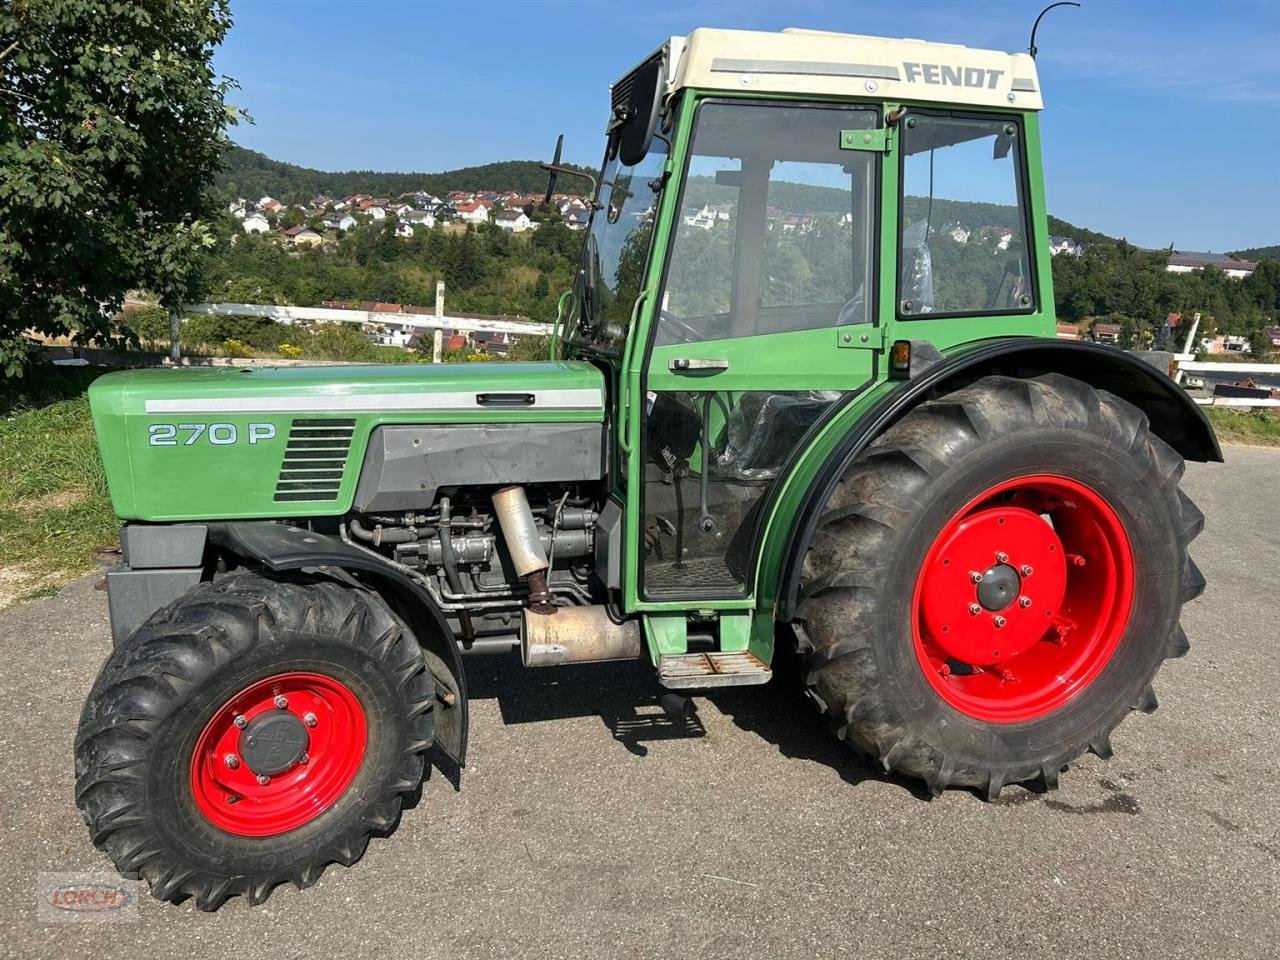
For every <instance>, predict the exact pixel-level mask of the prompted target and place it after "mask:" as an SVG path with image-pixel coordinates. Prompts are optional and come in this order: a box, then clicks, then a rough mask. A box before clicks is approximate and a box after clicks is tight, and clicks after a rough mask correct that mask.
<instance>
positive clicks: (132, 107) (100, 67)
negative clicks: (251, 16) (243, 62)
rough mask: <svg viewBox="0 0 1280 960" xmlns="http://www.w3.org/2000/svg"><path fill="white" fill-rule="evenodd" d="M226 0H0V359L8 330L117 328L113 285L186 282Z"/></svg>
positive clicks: (161, 292)
mask: <svg viewBox="0 0 1280 960" xmlns="http://www.w3.org/2000/svg"><path fill="white" fill-rule="evenodd" d="M230 24H231V17H230V12H229V9H228V6H227V0H165V2H160V0H148V2H141V3H139V2H127V0H119V2H113V0H59V2H50V0H11V2H7V3H0V52H2V53H3V59H2V60H0V367H2V368H3V369H4V372H5V373H6V374H8V375H10V376H12V375H18V374H20V373H21V372H22V368H23V365H24V360H25V357H26V348H25V346H24V345H23V336H22V334H23V332H24V331H25V330H27V329H34V330H36V331H37V332H39V333H43V334H47V335H53V336H62V335H68V334H70V335H72V336H74V337H75V338H76V339H77V340H79V341H82V342H83V341H93V340H99V341H112V340H113V339H118V338H120V337H122V336H123V337H125V338H127V336H128V334H127V332H126V331H122V330H121V329H120V328H118V327H116V326H115V325H114V322H113V320H112V318H113V317H114V316H115V315H116V314H117V313H118V312H119V310H120V307H121V304H122V301H123V298H124V295H125V292H126V291H128V290H130V289H133V288H146V289H149V290H152V291H154V292H155V293H156V294H157V295H158V296H159V298H160V302H161V303H162V304H163V305H165V306H166V307H176V306H177V305H178V304H179V303H181V302H182V301H183V300H184V299H185V295H186V293H187V292H188V282H189V268H190V266H191V264H192V263H193V262H194V261H195V259H196V257H197V255H198V252H199V251H200V249H201V248H202V247H203V246H204V245H205V243H206V242H208V241H209V240H210V239H211V238H210V234H209V232H208V227H207V225H206V222H205V221H204V220H202V219H201V218H202V216H204V215H205V214H206V212H207V207H206V204H207V200H206V188H207V186H208V184H209V182H210V181H211V180H212V178H213V175H214V173H215V171H216V169H217V166H218V163H219V161H220V158H221V155H222V152H223V150H224V147H225V143H226V139H225V133H224V131H225V129H226V127H227V125H228V124H229V123H232V122H234V120H235V118H236V116H235V112H234V111H233V110H232V108H230V107H228V105H227V103H226V95H227V93H228V92H229V91H230V89H231V88H232V83H231V82H230V81H229V80H226V79H225V78H220V77H219V76H217V75H216V74H215V72H214V70H213V51H214V48H215V47H217V45H218V44H219V43H221V42H222V39H223V38H224V36H225V35H226V32H227V29H228V28H229V27H230Z"/></svg>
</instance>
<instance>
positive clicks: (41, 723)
mask: <svg viewBox="0 0 1280 960" xmlns="http://www.w3.org/2000/svg"><path fill="white" fill-rule="evenodd" d="M1278 474H1280V453H1276V452H1268V451H1264V450H1257V449H1248V448H1239V447H1237V448H1231V449H1230V450H1229V451H1228V463H1227V465H1226V466H1221V465H1210V466H1199V465H1193V466H1192V467H1191V468H1190V469H1189V476H1188V479H1187V481H1186V489H1187V490H1188V492H1189V493H1190V494H1191V495H1192V496H1193V497H1194V498H1195V499H1196V500H1197V502H1198V503H1199V504H1200V505H1201V507H1202V508H1203V509H1204V511H1205V513H1206V514H1207V516H1208V524H1209V525H1208V528H1207V531H1206V533H1205V534H1204V536H1202V537H1201V538H1200V540H1198V541H1197V542H1196V544H1195V545H1194V550H1193V552H1194V555H1195V556H1196V558H1197V560H1198V561H1199V563H1200V565H1201V567H1202V568H1203V570H1204V573H1205V575H1206V576H1207V578H1208V581H1209V587H1208V590H1207V591H1206V592H1205V594H1204V595H1203V596H1202V597H1201V598H1200V599H1199V600H1197V601H1196V602H1194V603H1192V604H1191V605H1190V606H1189V607H1188V609H1187V610H1186V611H1185V614H1184V624H1185V626H1186V630H1187V634H1188V636H1189V637H1190V638H1191V641H1192V651H1191V654H1190V655H1189V656H1187V657H1186V658H1184V659H1182V660H1179V661H1175V662H1172V663H1169V664H1167V665H1166V667H1165V669H1164V671H1163V672H1162V673H1161V675H1160V677H1159V678H1158V681H1157V684H1156V689H1157V692H1158V694H1159V697H1160V702H1161V708H1160V709H1159V710H1158V711H1157V712H1156V713H1155V714H1153V715H1152V716H1143V715H1140V714H1134V715H1133V716H1132V717H1131V718H1130V719H1129V720H1127V721H1126V722H1125V723H1124V724H1123V725H1122V726H1121V728H1120V730H1119V731H1118V733H1117V734H1116V735H1115V737H1114V743H1115V752H1116V756H1115V759H1113V760H1111V761H1109V762H1103V761H1100V760H1098V759H1096V758H1094V757H1085V758H1083V759H1081V760H1080V761H1078V762H1077V763H1075V764H1073V765H1072V769H1071V771H1070V772H1069V773H1067V774H1064V776H1063V779H1062V789H1061V790H1060V791H1058V792H1057V793H1053V794H1047V795H1040V794H1036V793H1031V792H1027V791H1026V790H1023V789H1021V788H1014V789H1006V790H1005V792H1004V794H1003V796H1002V798H1001V800H1000V802H998V803H996V804H986V803H983V802H981V801H979V800H978V799H976V798H975V797H974V796H972V795H971V794H969V793H964V792H956V791H951V792H948V793H947V794H946V795H945V796H944V797H942V798H941V799H939V800H933V801H929V800H926V799H923V798H922V797H921V795H920V794H919V793H918V792H917V791H915V790H914V789H913V788H912V787H910V786H909V785H906V784H904V783H903V782H901V781H897V780H894V779H886V778H884V777H883V776H881V775H879V774H878V773H877V772H876V771H874V770H872V769H871V768H870V767H869V766H867V765H866V764H864V763H863V762H861V761H860V760H859V759H858V758H857V757H856V756H854V755H853V754H852V753H851V752H849V751H847V750H846V748H844V747H843V746H842V745H840V744H838V743H836V742H834V741H833V740H832V739H830V737H829V735H828V734H827V732H826V730H825V727H824V726H823V725H822V724H821V723H820V722H819V721H818V719H817V718H816V716H815V715H814V714H813V713H812V712H811V710H810V709H809V708H808V706H807V705H806V703H805V702H804V701H803V700H801V699H799V698H798V697H796V696H794V695H792V694H789V693H788V692H787V691H786V690H777V689H773V688H768V689H766V690H763V691H760V690H756V691H751V692H726V693H720V694H716V695H714V696H711V697H706V698H699V699H698V701H697V703H698V713H699V717H700V720H699V722H698V723H696V724H694V725H693V726H692V727H690V728H688V729H682V728H678V727H675V726H673V724H672V723H671V722H669V721H667V720H666V719H665V718H664V717H663V716H662V715H661V713H660V711H659V710H658V708H657V707H656V705H655V703H654V694H655V688H654V685H653V681H652V679H651V676H652V672H651V671H650V670H648V669H646V668H644V667H643V666H642V665H638V664H627V665H622V666H616V665H602V666H599V667H590V668H579V669H572V668H565V669H562V670H560V671H541V672H530V673H525V672H524V671H523V670H522V668H521V667H520V666H519V665H518V664H517V663H514V662H508V661H493V660H481V661H472V672H471V675H470V682H471V684H472V691H473V696H474V714H473V716H474V723H473V733H472V754H471V757H472V761H473V762H472V764H471V766H470V768H469V769H468V770H467V772H466V774H465V776H464V779H463V784H462V790H461V791H460V792H455V791H453V790H452V788H451V787H450V786H449V785H448V784H447V783H446V782H445V781H444V779H443V778H442V777H439V776H437V777H436V778H434V779H433V781H432V782H431V783H429V784H428V785H427V787H426V789H425V791H424V797H423V801H422V803H421V804H420V805H419V806H417V807H416V808H415V809H413V810H411V811H409V812H408V813H407V814H406V815H405V817H404V821H403V823H402V825H401V827H400V829H399V831H398V832H397V833H396V834H395V835H394V836H393V837H391V838H390V839H387V840H381V841H374V842H373V844H371V846H370V848H369V852H368V854H367V855H366V856H365V858H364V859H363V860H362V861H361V862H360V863H359V864H357V865H356V866H355V867H354V868H352V869H350V870H344V869H341V868H339V867H330V868H329V870H328V871H327V872H326V873H325V875H324V877H323V878H322V879H321V881H320V882H319V883H318V884H317V885H316V886H315V887H313V888H311V889H310V890H307V891H305V892H299V891H297V890H295V889H294V888H292V887H280V888H278V889H277V890H276V892H275V894H274V895H273V896H272V897H271V899H270V900H269V901H268V903H267V904H266V905H265V906H263V907H258V908H254V909H250V908H249V907H248V906H247V905H246V904H245V903H244V901H243V900H234V901H232V902H231V903H230V904H228V906H227V907H225V908H224V909H223V910H222V911H221V912H219V913H217V914H214V915H208V914H201V913H199V912H198V911H196V910H195V908H194V906H192V905H191V904H184V905H181V906H176V907H175V906H166V905H163V904H161V903H160V902H158V901H155V900H152V899H151V898H150V897H149V896H142V897H140V898H139V899H140V911H139V916H138V920H137V921H136V922H128V923H115V924H105V925H104V924H96V925H84V924H66V923H55V924H47V925H42V924H41V923H40V922H39V920H38V918H37V911H36V903H37V901H36V890H35V887H36V878H37V874H38V873H39V872H40V871H51V870H76V871H84V870H109V869H110V867H109V864H108V862H107V860H106V858H105V857H104V856H102V855H101V854H99V853H98V852H97V851H95V850H94V849H93V847H92V846H91V844H90V843H89V840H88V837H87V834H86V831H85V829H84V826H83V824H82V823H81V820H80V817H79V815H78V813H77V811H76V810H75V807H74V806H73V803H72V780H73V777H72V762H71V743H72V737H73V733H74V730H75V724H76V720H77V717H78V714H79V712H80V705H81V701H82V699H83V697H84V695H85V693H86V692H87V691H88V689H89V686H90V684H91V682H92V679H93V676H94V674H95V672H96V671H97V668H98V665H99V663H100V661H101V660H102V658H103V657H104V656H105V655H106V653H107V651H108V646H109V643H110V640H109V636H108V628H107V617H106V603H105V595H104V594H103V593H101V592H98V591H95V590H94V589H93V583H94V580H95V579H97V578H88V579H85V580H81V581H79V582H77V583H75V584H73V585H71V586H69V587H67V588H66V589H65V590H64V591H63V592H62V593H61V594H60V595H58V596H57V597H54V598H51V599H47V600H41V601H37V602H35V603H31V604H28V605H25V606H23V607H19V608H16V609H13V610H10V611H8V612H6V613H4V614H0V651H3V663H4V666H3V668H0V673H2V676H0V863H3V865H4V869H3V872H2V874H0V955H8V956H15V957H58V958H65V957H93V958H103V960H110V958H126V957H127V958H136V957H179V958H193V960H199V958H204V957H219V958H223V957H227V958H230V957H235V958H237V960H240V958H253V957H270V958H274V960H294V958H304V957H305V958H310V957H323V958H345V957H356V956H368V957H379V958H382V957H399V956H405V957H408V956H413V957H422V958H434V957H447V958H463V957H535V958H553V957H592V958H602V957H680V958H684V957H710V956H723V957H746V956H751V957H755V958H782V957H813V956H837V955H843V956H849V957H859V958H860V957H871V956H883V955H892V956H894V957H895V958H905V957H916V956H920V957H930V958H937V957H946V956H973V957H991V956H996V955H1010V954H1018V955H1021V956H1036V957H1039V956H1052V957H1055V958H1058V957H1070V956H1084V955H1088V956H1091V957H1153V956H1158V957H1160V958H1162V960H1168V958H1174V957H1208V956H1213V957H1262V956H1271V957H1274V956H1277V944H1280V912H1278V911H1277V906H1278V905H1280V834H1278V832H1277V831H1278V829H1280V800H1277V792H1276V791H1277V777H1276V771H1277V770H1278V769H1280V744H1278V743H1277V727H1278V723H1277V720H1278V716H1280V684H1278V683H1277V674H1276V670H1275V664H1276V654H1275V646H1276V626H1277V622H1280V602H1277V599H1276V597H1277V595H1276V581H1275V571H1276V570H1277V569H1280V483H1278V482H1277V477H1278Z"/></svg>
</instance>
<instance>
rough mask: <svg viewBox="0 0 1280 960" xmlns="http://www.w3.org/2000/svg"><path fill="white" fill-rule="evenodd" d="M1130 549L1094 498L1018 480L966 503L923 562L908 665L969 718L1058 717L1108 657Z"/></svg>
mask: <svg viewBox="0 0 1280 960" xmlns="http://www.w3.org/2000/svg"><path fill="white" fill-rule="evenodd" d="M1133 581H1134V573H1133V549H1132V547H1131V546H1130V544H1129V538H1128V536H1127V534H1126V533H1125V530H1124V525H1123V524H1122V523H1121V522H1120V518H1119V517H1118V516H1117V515H1116V512H1115V510H1113V509H1112V508H1111V505H1110V504H1108V503H1107V501H1106V500H1104V499H1103V498H1102V497H1101V496H1100V495H1099V494H1098V493H1097V492H1096V491H1095V490H1093V489H1091V488H1090V487H1088V486H1086V485H1084V484H1083V483H1080V482H1079V481H1076V480H1069V479H1067V478H1066V477H1059V476H1048V475H1041V476H1029V477H1019V478H1017V479H1014V480H1008V481H1006V482H1004V483H1001V484H997V485H996V486H994V487H991V488H990V489H988V490H986V491H984V492H983V493H982V494H980V495H979V496H977V497H975V498H974V499H973V500H971V501H970V502H969V503H968V504H967V505H966V506H965V507H964V508H963V509H962V510H960V511H959V512H958V513H957V514H956V515H955V516H954V517H952V518H951V520H950V521H948V523H947V524H946V525H945V526H944V527H943V528H942V530H941V532H940V533H939V534H938V537H937V539H936V540H935V541H934V543H933V546H932V547H931V548H930V549H929V552H928V554H927V555H926V556H925V560H924V566H923V567H922V568H921V570H920V574H919V576H918V577H917V578H916V585H915V593H914V597H913V604H912V609H913V632H914V636H915V651H916V657H917V659H918V660H919V663H920V666H921V668H922V669H923V670H924V673H925V676H926V677H927V678H928V680H929V683H930V684H931V685H932V687H933V688H934V690H936V691H937V692H938V693H939V695H940V696H941V697H942V698H943V699H944V700H945V701H946V702H947V703H949V704H950V705H951V706H953V707H955V708H956V709H957V710H959V711H961V712H962V713H965V714H968V715H969V716H971V717H976V718H978V719H979V720H988V721H992V722H996V723H1017V722H1019V721H1024V720H1033V719H1035V718H1036V717H1041V716H1044V715H1045V714H1047V713H1051V712H1052V711H1054V710H1056V709H1058V708H1059V707H1061V706H1062V705H1063V704H1065V703H1066V702H1067V701H1068V700H1070V699H1071V698H1072V697H1074V696H1076V695H1077V694H1078V693H1080V691H1082V690H1084V689H1085V688H1086V687H1087V686H1088V685H1089V684H1090V683H1091V682H1092V681H1093V680H1094V679H1096V678H1097V676H1098V674H1099V673H1101V672H1102V669H1103V667H1105V666H1106V665H1107V662H1108V661H1109V660H1110V659H1111V656H1112V655H1113V654H1114V653H1115V650H1116V647H1117V645H1118V644H1119V643H1120V638H1121V636H1123V634H1124V630H1125V627H1126V625H1127V624H1128V622H1129V615H1130V609H1131V607H1132V603H1133Z"/></svg>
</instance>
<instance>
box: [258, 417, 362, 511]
mask: <svg viewBox="0 0 1280 960" xmlns="http://www.w3.org/2000/svg"><path fill="white" fill-rule="evenodd" d="M355 426H356V422H355V421H354V420H295V421H293V426H291V427H290V428H289V440H288V442H287V443H286V444H285V451H284V460H283V461H282V462H281V464H280V478H279V479H278V480H277V481H276V496H275V499H276V500H277V502H290V501H299V500H301V501H322V500H336V499H337V498H338V488H339V487H340V486H342V475H343V472H344V471H345V470H346V466H347V453H348V452H349V451H350V450H351V435H352V434H353V433H354V432H355Z"/></svg>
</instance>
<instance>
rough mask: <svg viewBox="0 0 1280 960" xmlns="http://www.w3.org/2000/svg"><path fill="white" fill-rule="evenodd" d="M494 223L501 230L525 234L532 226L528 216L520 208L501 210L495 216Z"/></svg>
mask: <svg viewBox="0 0 1280 960" xmlns="http://www.w3.org/2000/svg"><path fill="white" fill-rule="evenodd" d="M493 222H494V223H496V224H497V225H498V226H499V227H500V228H501V229H503V230H507V231H510V232H511V233H524V232H525V231H526V230H528V229H529V227H530V226H532V224H531V223H530V221H529V217H528V215H527V214H526V213H525V212H524V211H523V210H521V209H520V208H519V207H514V208H512V209H510V210H499V211H498V212H497V213H495V214H494V215H493Z"/></svg>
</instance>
